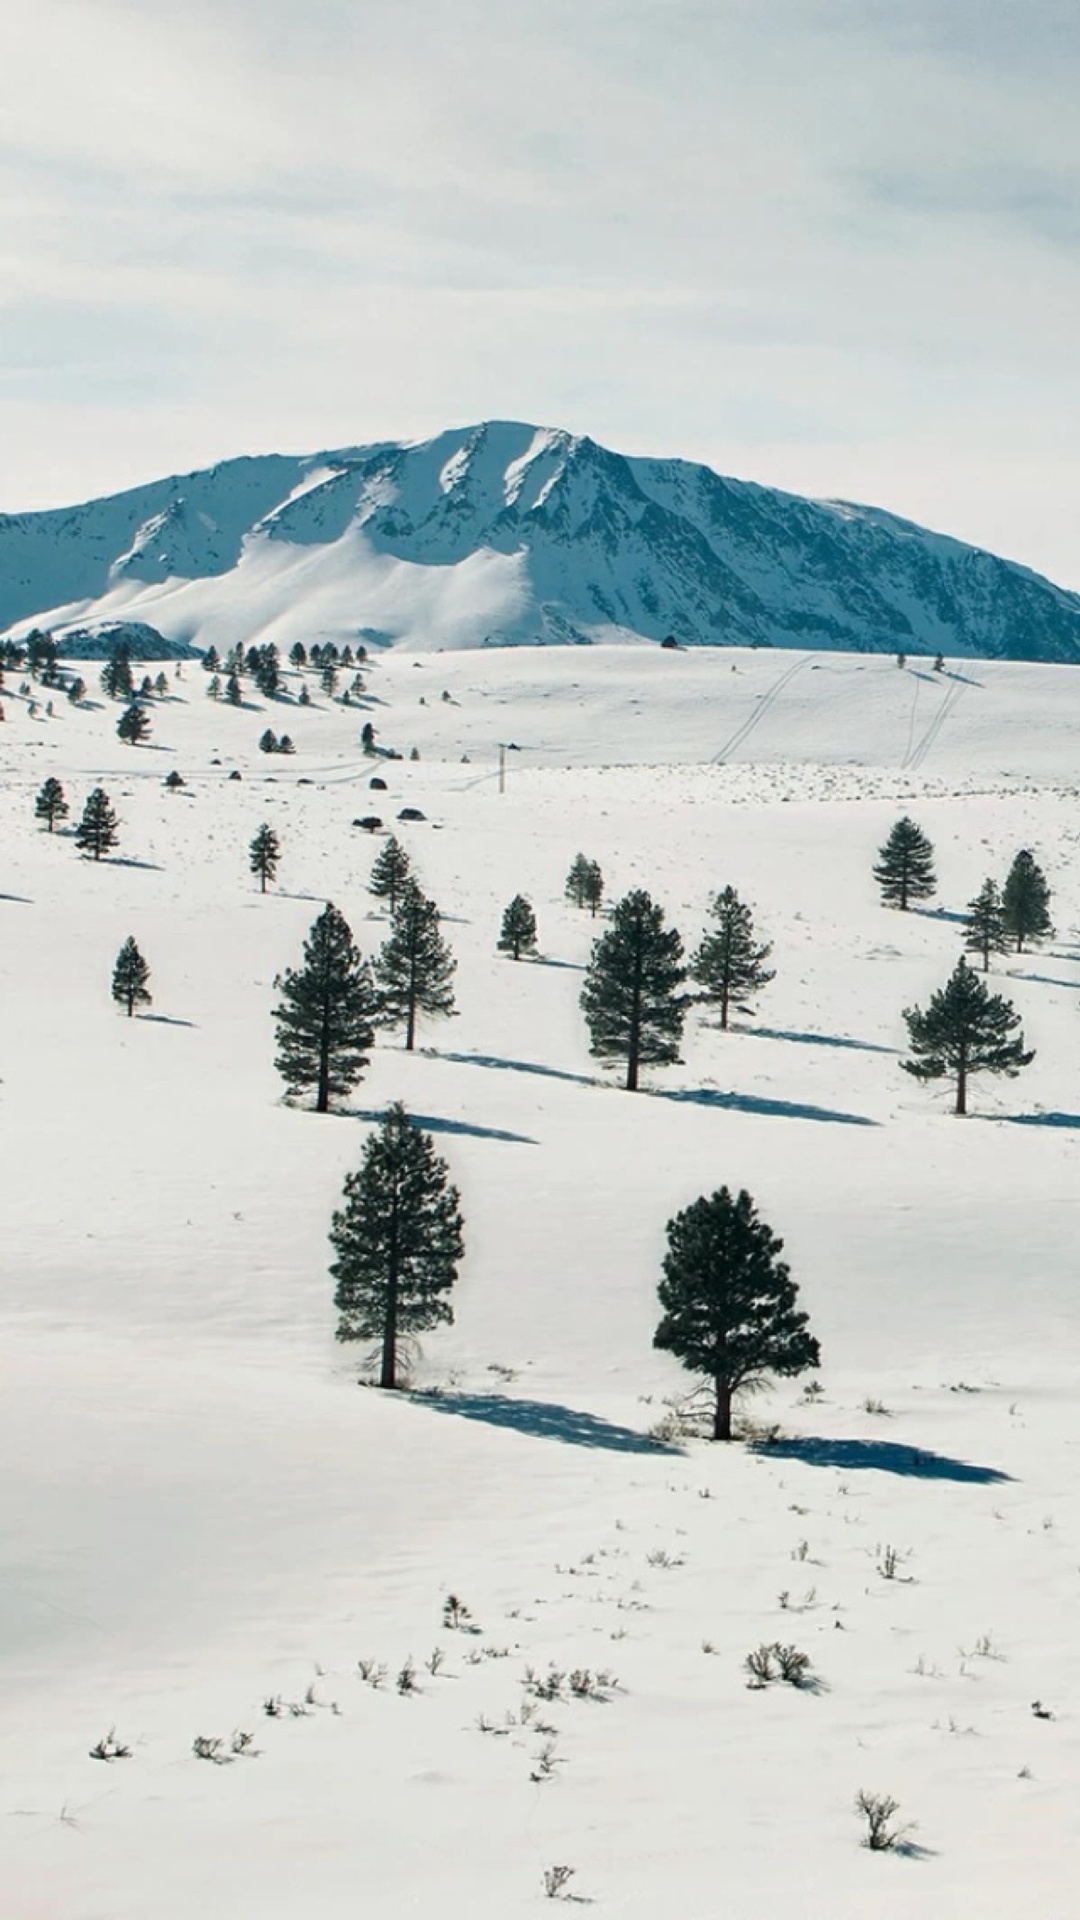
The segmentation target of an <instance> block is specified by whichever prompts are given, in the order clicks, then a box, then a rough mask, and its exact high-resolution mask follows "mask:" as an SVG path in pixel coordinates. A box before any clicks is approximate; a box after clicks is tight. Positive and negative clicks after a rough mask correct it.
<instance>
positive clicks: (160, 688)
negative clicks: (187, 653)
mask: <svg viewBox="0 0 1080 1920" xmlns="http://www.w3.org/2000/svg"><path fill="white" fill-rule="evenodd" d="M168 691H169V683H168V681H167V679H166V678H165V675H164V674H163V673H159V674H158V677H157V679H156V680H155V681H154V692H155V693H156V694H157V697H158V699H159V700H164V698H165V696H166V694H167V693H168Z"/></svg>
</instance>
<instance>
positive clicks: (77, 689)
mask: <svg viewBox="0 0 1080 1920" xmlns="http://www.w3.org/2000/svg"><path fill="white" fill-rule="evenodd" d="M67 697H68V699H69V700H70V702H71V704H72V706H73V707H77V706H78V705H79V703H80V701H82V700H85V698H86V681H85V680H82V679H80V677H79V675H78V674H76V675H75V678H74V680H72V681H71V682H70V684H69V686H68V690H67Z"/></svg>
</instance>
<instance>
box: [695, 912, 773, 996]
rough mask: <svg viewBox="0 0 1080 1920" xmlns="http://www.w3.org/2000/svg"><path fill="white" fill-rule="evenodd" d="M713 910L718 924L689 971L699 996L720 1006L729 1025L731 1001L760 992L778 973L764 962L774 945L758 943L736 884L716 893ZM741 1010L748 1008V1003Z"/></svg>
mask: <svg viewBox="0 0 1080 1920" xmlns="http://www.w3.org/2000/svg"><path fill="white" fill-rule="evenodd" d="M711 911H712V915H713V919H714V921H715V923H716V924H715V927H714V928H713V931H712V932H711V933H707V934H706V935H705V938H704V939H703V941H702V942H701V945H700V947H699V948H698V950H697V952H696V953H695V955H694V957H693V959H692V960H691V962H690V972H691V974H692V975H693V977H694V979H695V980H696V981H697V982H698V984H699V985H700V987H701V989H702V991H701V993H700V994H699V995H698V996H697V997H698V999H699V1000H702V1001H704V1003H705V1004H706V1006H716V1007H719V1009H720V1025H721V1027H724V1028H726V1027H727V1024H728V1013H729V1011H730V1009H731V1007H732V1005H734V1004H735V1003H737V1002H739V1001H741V1000H743V999H745V997H746V995H747V994H751V993H760V992H761V989H762V987H767V986H768V984H769V981H770V980H775V978H776V975H775V973H770V971H769V969H768V968H767V967H766V966H765V964H764V963H765V961H766V960H767V959H768V958H769V955H770V954H771V952H772V948H771V946H769V945H767V944H765V943H762V944H761V945H757V944H756V943H755V941H754V921H753V916H752V914H751V912H750V909H749V907H746V906H744V905H743V903H742V901H741V900H740V899H739V896H738V894H737V893H736V891H735V889H734V887H725V888H724V890H723V892H722V893H718V894H717V896H716V898H715V899H714V901H713V903H712V909H711ZM740 1010H741V1011H742V1012H746V1011H748V1009H746V1008H745V1007H744V1008H741V1009H740Z"/></svg>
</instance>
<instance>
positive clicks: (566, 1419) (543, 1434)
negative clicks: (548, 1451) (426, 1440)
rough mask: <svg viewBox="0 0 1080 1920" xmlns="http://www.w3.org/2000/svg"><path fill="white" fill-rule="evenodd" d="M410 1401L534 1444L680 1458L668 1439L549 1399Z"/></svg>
mask: <svg viewBox="0 0 1080 1920" xmlns="http://www.w3.org/2000/svg"><path fill="white" fill-rule="evenodd" d="M413 1398H414V1399H415V1400H416V1401H417V1402H418V1404H421V1405H423V1406H425V1407H430V1408H431V1410H432V1412H433V1413H452V1414H457V1415H458V1416H459V1417H460V1418H461V1419H462V1420H480V1421H482V1422H483V1423H484V1425H485V1426H490V1427H508V1428H509V1429H510V1430H511V1431H512V1432H514V1433H527V1434H531V1435H532V1436H533V1438H534V1439H536V1440H558V1441H560V1442H561V1443H562V1444H563V1445H564V1446H567V1447H594V1448H599V1449H600V1450H601V1451H603V1452H607V1453H655V1454H681V1453H682V1451H683V1450H682V1448H681V1447H677V1446H672V1445H671V1444H670V1443H669V1442H668V1441H666V1440H653V1439H652V1438H651V1437H650V1436H649V1435H648V1434H647V1433H637V1432H635V1430H634V1428H633V1427H620V1426H617V1425H616V1424H615V1423H614V1422H613V1421H611V1420H601V1419H599V1418H598V1417H597V1415H596V1414H594V1413H582V1412H581V1410H580V1409H579V1408H577V1407H561V1406H558V1405H557V1404H555V1403H554V1402H552V1401H547V1400H513V1399H510V1398H509V1397H508V1396H507V1395H506V1394H502V1393H458V1392H452V1391H447V1392H440V1393H432V1394H415V1395H414V1396H413Z"/></svg>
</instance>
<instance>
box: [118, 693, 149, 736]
mask: <svg viewBox="0 0 1080 1920" xmlns="http://www.w3.org/2000/svg"><path fill="white" fill-rule="evenodd" d="M116 731H117V734H118V735H119V737H120V739H121V740H123V741H125V742H126V744H127V745H128V746H129V747H139V746H141V745H142V743H143V741H144V740H145V739H146V738H147V736H148V734H149V732H150V715H149V714H148V713H147V711H146V708H145V707H140V706H138V705H136V704H134V703H133V704H132V705H131V706H130V707H125V708H124V711H123V713H122V714H121V715H120V718H119V720H118V721H117V723H116Z"/></svg>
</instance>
